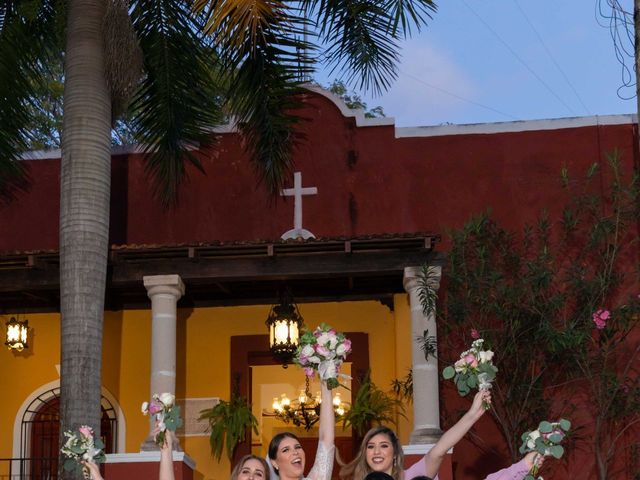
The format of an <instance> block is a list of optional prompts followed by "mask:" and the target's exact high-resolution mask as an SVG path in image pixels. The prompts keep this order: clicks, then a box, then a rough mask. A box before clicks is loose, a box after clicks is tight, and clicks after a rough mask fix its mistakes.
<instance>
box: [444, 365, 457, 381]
mask: <svg viewBox="0 0 640 480" xmlns="http://www.w3.org/2000/svg"><path fill="white" fill-rule="evenodd" d="M455 375H456V370H455V368H453V367H452V366H448V367H446V368H445V369H444V370H443V371H442V376H443V377H444V379H445V380H451V379H452V378H453V377H454V376H455Z"/></svg>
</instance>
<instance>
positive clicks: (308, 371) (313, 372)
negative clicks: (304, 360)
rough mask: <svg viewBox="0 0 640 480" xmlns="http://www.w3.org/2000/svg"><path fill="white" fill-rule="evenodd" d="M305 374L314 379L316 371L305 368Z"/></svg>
mask: <svg viewBox="0 0 640 480" xmlns="http://www.w3.org/2000/svg"><path fill="white" fill-rule="evenodd" d="M304 374H305V375H306V376H307V377H313V375H314V374H315V370H314V369H313V368H311V367H305V368H304Z"/></svg>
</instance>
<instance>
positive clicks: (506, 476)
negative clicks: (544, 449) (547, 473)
mask: <svg viewBox="0 0 640 480" xmlns="http://www.w3.org/2000/svg"><path fill="white" fill-rule="evenodd" d="M543 461H544V457H542V456H541V455H540V454H539V453H537V452H529V453H527V454H526V455H525V456H524V457H523V458H522V460H520V461H519V462H518V463H514V464H513V465H511V466H510V467H509V468H503V469H502V470H500V471H498V472H495V473H492V474H491V475H489V476H488V477H487V478H485V480H522V479H523V478H524V477H525V476H526V475H527V473H529V471H530V470H531V468H533V465H534V464H536V465H538V467H539V466H541V465H542V462H543Z"/></svg>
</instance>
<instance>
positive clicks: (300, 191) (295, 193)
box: [280, 172, 318, 240]
mask: <svg viewBox="0 0 640 480" xmlns="http://www.w3.org/2000/svg"><path fill="white" fill-rule="evenodd" d="M317 193H318V189H317V188H316V187H305V188H302V173H300V172H294V174H293V188H285V189H283V190H282V191H281V192H280V195H282V196H283V197H293V228H292V229H291V230H289V231H287V232H285V233H283V234H282V237H280V238H282V239H283V240H288V239H290V238H304V239H305V240H306V239H307V238H316V237H315V235H314V234H313V233H311V232H310V231H309V230H305V229H304V228H302V196H303V195H316V194H317Z"/></svg>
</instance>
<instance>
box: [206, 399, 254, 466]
mask: <svg viewBox="0 0 640 480" xmlns="http://www.w3.org/2000/svg"><path fill="white" fill-rule="evenodd" d="M199 419H200V420H207V421H208V422H209V429H210V430H211V434H210V435H209V443H210V445H211V455H213V456H214V457H216V459H217V460H218V461H219V460H220V457H221V456H222V450H223V448H224V447H225V446H226V449H227V456H228V457H229V460H231V459H232V458H233V453H234V452H235V449H236V447H237V446H238V444H239V443H241V442H242V441H244V440H245V436H246V433H247V430H248V429H251V430H253V431H254V432H255V433H256V434H258V419H257V418H256V417H255V416H254V415H253V412H252V411H251V405H250V404H249V403H248V402H247V400H246V399H245V398H244V397H242V396H241V395H239V394H233V395H232V396H231V400H230V401H228V402H227V401H225V400H220V402H219V403H218V404H217V405H215V406H214V407H213V408H209V409H205V410H202V411H201V412H200V418H199Z"/></svg>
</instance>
